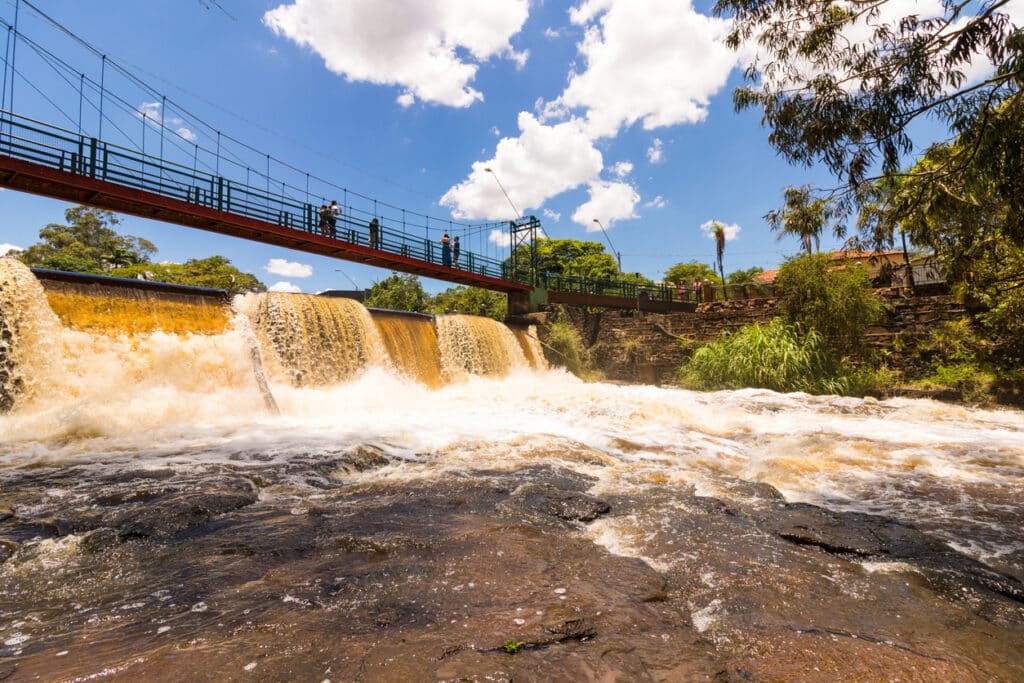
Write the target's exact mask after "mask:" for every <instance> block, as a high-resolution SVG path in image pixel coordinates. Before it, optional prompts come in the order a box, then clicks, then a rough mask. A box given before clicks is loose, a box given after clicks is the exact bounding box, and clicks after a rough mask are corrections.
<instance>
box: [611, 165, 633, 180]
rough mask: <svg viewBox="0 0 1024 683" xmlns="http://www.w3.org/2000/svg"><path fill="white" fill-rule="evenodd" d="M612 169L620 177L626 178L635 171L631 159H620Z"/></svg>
mask: <svg viewBox="0 0 1024 683" xmlns="http://www.w3.org/2000/svg"><path fill="white" fill-rule="evenodd" d="M611 170H612V173H613V174H615V175H616V176H618V177H619V178H625V177H626V176H628V175H629V174H630V173H632V172H633V164H632V162H629V161H619V162H617V163H616V164H615V165H614V166H612V169H611Z"/></svg>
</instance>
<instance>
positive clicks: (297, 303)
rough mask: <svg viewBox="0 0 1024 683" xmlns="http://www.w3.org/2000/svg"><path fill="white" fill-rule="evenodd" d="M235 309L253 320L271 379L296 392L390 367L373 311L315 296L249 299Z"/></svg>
mask: <svg viewBox="0 0 1024 683" xmlns="http://www.w3.org/2000/svg"><path fill="white" fill-rule="evenodd" d="M235 305H236V308H237V309H238V310H240V311H242V312H244V313H245V314H246V315H248V316H249V317H250V318H251V319H252V323H253V327H254V328H255V331H256V337H257V339H258V340H259V342H260V350H261V351H262V352H263V357H264V361H265V362H266V365H267V368H268V369H269V370H270V372H271V373H272V375H278V376H283V377H285V378H286V379H287V381H289V382H291V383H292V384H293V385H295V386H299V387H301V386H326V385H331V384H338V383H340V382H343V381H345V380H347V379H350V378H351V377H352V376H353V375H354V374H356V372H358V371H359V370H360V369H362V368H364V367H367V366H370V365H376V366H383V365H386V361H387V354H386V351H385V349H384V344H383V342H382V341H381V337H380V334H379V333H378V332H377V327H376V326H375V325H374V323H373V319H372V318H371V317H370V313H369V311H367V310H366V308H365V307H364V306H363V305H362V304H360V303H359V302H358V301H353V300H351V299H339V298H328V297H319V296H314V295H311V294H286V293H280V292H268V293H266V294H247V295H245V296H243V297H240V298H239V299H237V300H236V302H235Z"/></svg>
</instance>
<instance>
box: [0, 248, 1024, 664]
mask: <svg viewBox="0 0 1024 683" xmlns="http://www.w3.org/2000/svg"><path fill="white" fill-rule="evenodd" d="M44 285H45V287H44ZM261 387H262V388H261ZM0 402H2V403H3V404H4V406H5V407H6V408H7V412H6V413H4V414H0V681H4V682H5V683H6V682H7V681H34V680H45V681H85V680H126V681H127V680H132V681H137V680H210V681H214V680H216V681H221V680H309V681H324V680H329V681H350V680H366V681H378V680H379V681H406V680H481V681H483V680H489V681H501V680H507V681H511V680H516V681H520V680H537V681H541V680H573V681H577V680H595V681H597V680H705V679H714V680H829V681H834V680H901V681H903V680H922V681H925V680H927V681H932V680H958V681H965V680H1021V679H1024V657H1022V656H1021V655H1020V648H1019V644H1020V643H1021V642H1024V584H1022V579H1024V513H1022V511H1021V505H1020V501H1021V499H1022V494H1024V477H1022V475H1024V413H1022V412H1020V411H1015V410H980V409H972V408H967V407H962V406H953V405H946V404H942V403H938V402H933V401H927V400H905V399H894V400H888V401H876V400H871V399H852V398H840V397H834V396H828V397H814V396H808V395H804V394H777V393H773V392H768V391H760V390H747V391H732V392H715V393H698V392H690V391H684V390H679V389H673V388H664V387H653V386H619V385H610V384H603V383H585V382H582V381H580V380H579V379H577V378H575V377H573V376H572V375H570V374H568V373H566V372H564V371H563V370H561V369H557V368H548V367H546V364H545V363H544V362H543V360H542V357H541V353H540V348H539V347H538V346H537V345H536V342H535V339H534V338H533V331H532V330H524V329H510V328H507V327H505V326H502V325H500V324H498V323H496V322H494V321H490V320H485V319H480V318H472V317H468V316H440V317H438V318H436V319H433V318H429V317H425V316H409V315H398V314H391V313H385V312H375V311H367V310H366V309H365V308H363V307H362V306H361V305H360V304H358V303H356V302H352V301H347V300H327V299H325V298H323V297H313V296H309V295H287V294H263V295H247V296H246V297H243V298H239V299H236V300H235V301H234V302H233V304H231V305H230V306H228V305H226V304H218V303H215V302H214V303H211V302H210V301H207V300H201V299H199V298H192V299H190V298H188V297H167V296H158V295H153V294H145V293H144V294H137V293H132V294H127V293H124V292H123V291H122V292H120V293H118V292H116V291H110V290H107V289H104V288H103V287H98V286H92V287H91V288H83V287H75V286H69V285H64V284H55V283H47V282H43V283H41V282H39V281H38V280H37V279H36V278H35V277H34V276H33V275H32V274H31V273H30V272H29V271H27V269H24V268H23V267H21V266H20V264H17V263H16V262H13V261H12V260H10V259H0Z"/></svg>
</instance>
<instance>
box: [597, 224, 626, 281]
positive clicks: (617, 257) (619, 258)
mask: <svg viewBox="0 0 1024 683" xmlns="http://www.w3.org/2000/svg"><path fill="white" fill-rule="evenodd" d="M594 222H595V223H597V227H599V228H601V232H603V233H604V239H605V241H606V242H608V246H609V247H611V248H612V253H613V254H615V260H616V261H617V262H618V264H619V275H621V274H622V252H621V251H618V250H616V249H615V246H614V245H612V241H611V238H609V237H608V231H607V230H605V229H604V226H603V225H601V221H599V220H597V219H596V218H595V219H594Z"/></svg>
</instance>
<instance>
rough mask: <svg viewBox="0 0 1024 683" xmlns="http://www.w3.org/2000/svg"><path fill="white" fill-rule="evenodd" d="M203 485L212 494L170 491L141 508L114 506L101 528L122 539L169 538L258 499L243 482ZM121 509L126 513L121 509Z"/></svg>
mask: <svg viewBox="0 0 1024 683" xmlns="http://www.w3.org/2000/svg"><path fill="white" fill-rule="evenodd" d="M205 485H206V486H209V487H210V488H211V489H213V490H209V491H201V492H192V491H174V492H171V493H164V494H162V495H159V496H156V497H152V498H149V499H148V500H147V503H146V504H145V505H144V506H131V505H129V506H117V508H115V509H114V510H113V511H112V512H111V513H110V514H109V515H106V516H105V520H104V522H105V523H104V526H110V527H113V528H116V529H117V530H118V533H119V535H120V536H121V537H122V538H169V537H171V536H174V535H176V534H179V533H182V532H186V531H190V530H194V529H196V528H198V527H201V526H203V525H205V524H207V523H208V522H210V521H211V520H212V519H214V518H215V517H217V516H218V515H222V514H224V513H227V512H232V511H234V510H238V509H240V508H243V507H246V506H248V505H252V504H253V503H255V502H256V500H257V499H258V495H259V494H258V491H257V490H256V487H255V486H253V485H252V484H251V483H250V482H249V481H248V480H243V479H234V480H227V481H221V482H211V483H209V484H205ZM124 507H127V508H128V509H121V508H124Z"/></svg>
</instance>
